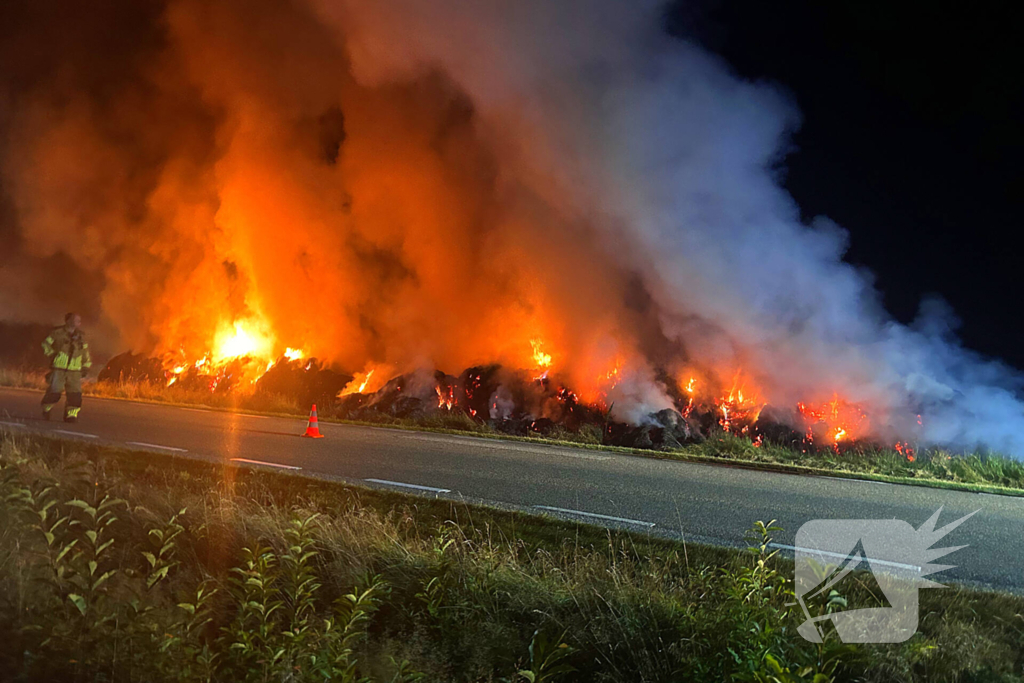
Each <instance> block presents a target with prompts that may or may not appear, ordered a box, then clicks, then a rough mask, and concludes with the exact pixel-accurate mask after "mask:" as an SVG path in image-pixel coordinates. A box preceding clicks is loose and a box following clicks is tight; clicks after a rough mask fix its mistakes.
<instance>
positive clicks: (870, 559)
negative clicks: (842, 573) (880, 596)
mask: <svg viewBox="0 0 1024 683" xmlns="http://www.w3.org/2000/svg"><path fill="white" fill-rule="evenodd" d="M768 545H769V546H771V547H772V548H782V549H783V550H793V551H797V550H800V551H802V552H805V553H810V554H812V555H828V556H829V557H836V558H839V559H840V560H845V559H846V558H848V557H849V555H843V554H841V553H833V552H829V551H827V550H818V549H817V548H801V547H799V546H795V545H786V544H785V543H769V544H768ZM864 559H865V560H867V561H868V562H870V563H872V564H883V565H886V566H889V567H899V568H900V569H910V570H913V571H916V572H919V571H921V568H920V567H918V566H917V565H913V564H903V563H902V562H890V561H888V560H879V559H877V558H874V557H865V558H864Z"/></svg>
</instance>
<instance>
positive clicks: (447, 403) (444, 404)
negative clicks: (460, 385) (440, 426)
mask: <svg viewBox="0 0 1024 683" xmlns="http://www.w3.org/2000/svg"><path fill="white" fill-rule="evenodd" d="M434 391H436V392H437V407H438V408H444V409H445V410H451V409H452V406H454V405H456V404H457V403H458V401H456V399H455V388H454V387H448V390H447V391H445V390H443V389H442V388H441V385H440V384H439V385H437V386H436V387H435V388H434Z"/></svg>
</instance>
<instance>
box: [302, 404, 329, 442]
mask: <svg viewBox="0 0 1024 683" xmlns="http://www.w3.org/2000/svg"><path fill="white" fill-rule="evenodd" d="M303 436H308V437H309V438H311V439H322V438H324V435H323V434H321V433H320V424H319V423H318V422H317V419H316V404H315V403H314V404H313V410H311V411H309V422H308V423H306V433H305V434H303Z"/></svg>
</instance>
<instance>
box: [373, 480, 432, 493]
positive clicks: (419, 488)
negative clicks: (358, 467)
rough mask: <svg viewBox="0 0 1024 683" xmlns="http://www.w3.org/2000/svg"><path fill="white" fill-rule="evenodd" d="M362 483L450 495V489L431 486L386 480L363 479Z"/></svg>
mask: <svg viewBox="0 0 1024 683" xmlns="http://www.w3.org/2000/svg"><path fill="white" fill-rule="evenodd" d="M363 481H372V482H373V483H374V484H387V485H388V486H402V487H405V488H407V489H416V490H417V491H433V492H434V493H451V492H452V490H451V489H439V488H436V487H433V486H420V485H419V484H403V483H402V482H400V481H388V480H387V479H364V480H363Z"/></svg>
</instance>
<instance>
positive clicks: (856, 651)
mask: <svg viewBox="0 0 1024 683" xmlns="http://www.w3.org/2000/svg"><path fill="white" fill-rule="evenodd" d="M776 531H777V529H776V527H774V525H772V524H771V523H756V524H755V525H754V527H753V530H752V536H751V547H750V549H749V550H748V551H747V552H736V551H729V550H723V549H716V548H709V547H703V546H694V545H689V546H685V547H684V546H682V545H679V544H676V543H672V542H668V541H664V540H659V539H654V538H651V537H647V536H643V535H633V534H626V533H618V532H608V531H606V530H602V529H599V528H596V527H591V526H587V525H578V524H567V523H562V522H556V521H552V520H549V519H545V518H539V517H534V516H529V515H521V514H515V513H509V512H504V511H499V510H495V509H491V508H486V507H469V506H465V505H456V504H453V503H449V502H445V501H437V500H429V499H424V498H416V497H407V496H403V495H399V494H393V493H388V492H378V491H368V490H364V489H358V488H353V487H348V486H341V485H338V484H334V483H330V482H323V481H318V480H315V479H307V478H302V477H297V476H290V475H287V474H281V473H275V472H263V471H251V470H245V469H237V468H234V467H227V466H217V465H212V464H208V463H202V462H196V461H190V460H185V459H177V458H172V457H168V456H159V455H152V454H142V453H138V452H128V451H115V450H110V449H104V448H101V447H96V446H90V445H78V444H68V443H66V442H60V441H55V440H48V439H44V438H41V437H17V438H16V437H14V436H11V435H10V434H6V435H4V436H3V439H2V443H0V643H2V645H0V679H3V680H19V681H20V680H31V681H326V680H333V681H396V682H397V681H412V680H429V681H467V682H468V681H548V682H554V681H566V682H570V681H581V682H582V681H665V682H668V681H681V680H700V681H705V680H707V681H712V680H713V681H727V680H734V681H812V680H813V681H817V682H819V683H821V682H827V681H841V680H863V681H890V680H891V681H961V680H972V681H978V680H993V681H1012V680H1021V678H1020V676H1021V661H1020V652H1022V651H1024V642H1022V641H1024V630H1022V626H1024V624H1022V621H1021V617H1020V614H1021V613H1022V612H1024V601H1022V600H1021V599H1019V598H1016V597H1011V596H1007V595H1001V594H994V593H981V592H976V591H970V590H966V589H962V588H951V589H947V590H943V591H925V592H924V594H923V606H922V620H921V632H920V633H918V634H917V635H916V636H915V637H914V638H912V639H911V640H910V641H908V642H907V643H903V644H900V645H892V646H857V647H852V646H845V645H842V644H841V643H839V642H837V641H835V640H834V639H833V640H826V642H825V643H823V644H821V645H812V644H810V643H807V642H805V641H803V640H802V639H801V638H800V637H799V636H798V635H797V634H796V632H795V628H796V626H797V625H798V624H799V623H800V621H802V620H803V615H802V614H801V613H800V612H799V611H798V610H797V608H796V607H795V606H793V605H792V604H791V603H793V593H792V583H791V580H790V576H791V575H792V565H791V563H789V562H786V561H784V560H782V559H781V558H779V557H778V556H777V555H775V554H774V552H772V551H771V550H770V549H769V546H768V541H769V539H770V537H771V535H772V534H774V533H776ZM833 597H834V598H836V599H833V600H830V601H829V603H828V605H825V606H823V607H822V609H824V610H827V609H833V608H835V606H836V605H838V604H840V602H841V601H843V600H850V601H853V600H861V601H864V600H868V601H870V600H871V596H870V595H869V594H868V591H867V589H866V588H863V589H862V588H854V589H852V592H851V593H850V594H847V595H837V596H833Z"/></svg>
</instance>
